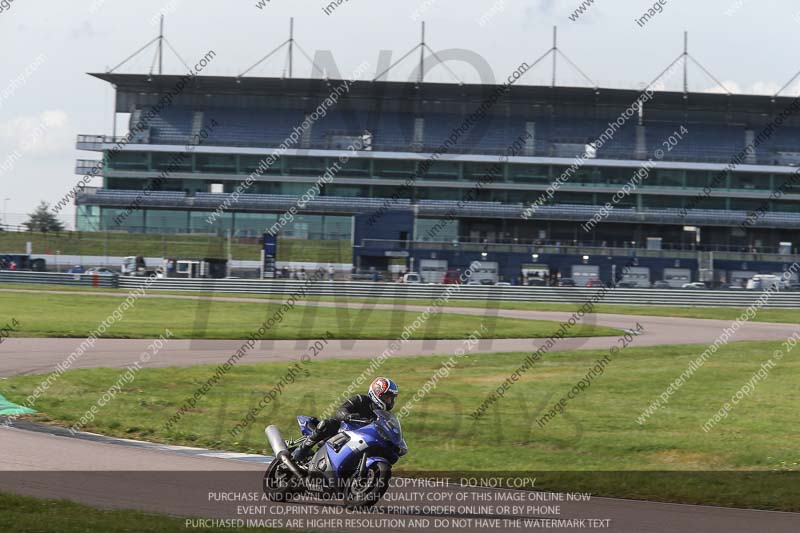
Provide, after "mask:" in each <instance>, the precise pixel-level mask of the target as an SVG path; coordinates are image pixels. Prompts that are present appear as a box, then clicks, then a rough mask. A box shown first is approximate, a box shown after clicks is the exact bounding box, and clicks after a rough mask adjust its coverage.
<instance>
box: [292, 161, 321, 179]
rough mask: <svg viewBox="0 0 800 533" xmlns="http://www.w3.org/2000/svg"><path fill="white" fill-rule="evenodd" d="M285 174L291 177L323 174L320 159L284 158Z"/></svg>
mask: <svg viewBox="0 0 800 533" xmlns="http://www.w3.org/2000/svg"><path fill="white" fill-rule="evenodd" d="M285 163H286V172H287V173H288V174H290V175H293V176H309V175H310V176H316V175H321V174H322V173H323V172H325V159H324V158H322V157H286V158H285Z"/></svg>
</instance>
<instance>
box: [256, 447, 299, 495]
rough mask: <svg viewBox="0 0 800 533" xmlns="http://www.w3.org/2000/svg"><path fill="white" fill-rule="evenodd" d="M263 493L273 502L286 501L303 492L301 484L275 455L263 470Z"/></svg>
mask: <svg viewBox="0 0 800 533" xmlns="http://www.w3.org/2000/svg"><path fill="white" fill-rule="evenodd" d="M263 487H264V494H266V495H267V498H269V499H270V500H271V501H273V502H288V501H291V499H292V496H294V495H296V494H300V493H302V492H303V488H302V484H301V482H300V480H298V479H297V477H296V476H295V475H294V474H292V472H291V471H290V470H289V468H288V467H287V466H286V465H285V464H283V461H281V460H280V459H278V458H277V457H276V458H275V459H273V460H272V462H271V463H270V464H269V467H267V471H266V472H264V485H263Z"/></svg>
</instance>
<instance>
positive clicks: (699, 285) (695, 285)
mask: <svg viewBox="0 0 800 533" xmlns="http://www.w3.org/2000/svg"><path fill="white" fill-rule="evenodd" d="M681 289H701V290H702V289H708V287H706V284H705V283H703V282H702V281H693V282H692V283H684V284H683V285H681Z"/></svg>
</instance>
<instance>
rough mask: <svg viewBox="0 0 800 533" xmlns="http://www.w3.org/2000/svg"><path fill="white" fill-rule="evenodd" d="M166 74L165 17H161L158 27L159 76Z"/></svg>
mask: <svg viewBox="0 0 800 533" xmlns="http://www.w3.org/2000/svg"><path fill="white" fill-rule="evenodd" d="M163 73H164V15H161V23H160V25H159V27H158V74H159V76H160V75H161V74H163Z"/></svg>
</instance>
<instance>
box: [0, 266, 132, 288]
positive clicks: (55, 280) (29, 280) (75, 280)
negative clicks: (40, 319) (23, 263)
mask: <svg viewBox="0 0 800 533" xmlns="http://www.w3.org/2000/svg"><path fill="white" fill-rule="evenodd" d="M118 279H119V276H99V275H95V274H58V273H55V272H28V271H19V270H0V284H3V283H20V284H24V285H79V286H84V287H97V288H104V289H115V288H117V287H119V282H118Z"/></svg>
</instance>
